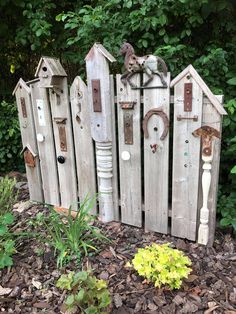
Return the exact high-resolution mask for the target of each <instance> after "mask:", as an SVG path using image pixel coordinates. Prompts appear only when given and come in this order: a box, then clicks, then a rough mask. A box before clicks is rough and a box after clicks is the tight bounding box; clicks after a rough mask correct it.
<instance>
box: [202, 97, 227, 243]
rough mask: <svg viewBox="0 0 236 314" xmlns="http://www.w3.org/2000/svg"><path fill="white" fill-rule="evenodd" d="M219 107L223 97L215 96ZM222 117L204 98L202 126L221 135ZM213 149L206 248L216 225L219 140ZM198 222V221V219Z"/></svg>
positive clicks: (213, 234)
mask: <svg viewBox="0 0 236 314" xmlns="http://www.w3.org/2000/svg"><path fill="white" fill-rule="evenodd" d="M215 97H216V98H217V99H218V101H219V102H220V104H221V105H223V98H224V97H223V96H222V95H215ZM222 118H223V117H222V116H221V115H220V114H219V113H218V111H217V110H216V109H215V108H214V106H213V105H212V104H211V102H210V101H209V99H208V98H206V97H204V102H203V114H202V125H209V126H211V127H213V128H214V129H216V130H218V131H219V132H220V134H221V133H222V132H221V130H222ZM213 142H214V149H213V160H212V169H211V186H210V191H209V196H208V208H209V239H208V243H207V245H208V246H212V245H213V243H214V237H215V225H216V205H217V192H218V180H219V168H220V151H221V140H220V139H218V138H214V139H213ZM202 165H203V162H202V160H201V163H200V177H201V176H202ZM202 201H203V200H202V189H201V186H199V194H198V215H199V211H200V208H201V205H202ZM198 222H199V219H198Z"/></svg>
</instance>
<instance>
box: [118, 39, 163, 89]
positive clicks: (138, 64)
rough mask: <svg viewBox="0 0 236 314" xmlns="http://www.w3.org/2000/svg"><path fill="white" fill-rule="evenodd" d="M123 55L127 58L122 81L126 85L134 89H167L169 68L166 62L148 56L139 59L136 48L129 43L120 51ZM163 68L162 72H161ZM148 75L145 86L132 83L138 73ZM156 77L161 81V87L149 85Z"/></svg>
mask: <svg viewBox="0 0 236 314" xmlns="http://www.w3.org/2000/svg"><path fill="white" fill-rule="evenodd" d="M120 53H121V55H123V56H124V57H125V69H126V71H125V73H123V74H122V76H121V81H122V83H123V84H124V85H127V82H128V83H129V85H130V86H131V88H132V89H153V88H167V83H166V81H165V79H164V77H166V76H167V66H166V64H165V61H164V60H163V59H162V58H160V57H158V56H154V55H146V56H143V57H138V56H136V55H135V53H134V48H133V47H132V45H131V44H129V43H126V42H125V43H124V44H123V45H122V47H121V49H120ZM159 67H161V70H162V72H161V71H160V70H159ZM140 72H141V73H142V72H143V73H146V74H147V76H148V79H147V81H146V82H144V83H143V86H139V87H138V86H136V85H134V83H132V82H131V80H130V79H131V77H132V76H133V75H134V74H136V73H140ZM154 75H158V76H159V77H160V79H161V83H162V85H161V86H150V87H148V86H147V85H148V84H149V83H150V82H151V81H152V80H153V77H154Z"/></svg>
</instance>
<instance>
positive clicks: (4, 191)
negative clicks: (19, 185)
mask: <svg viewBox="0 0 236 314" xmlns="http://www.w3.org/2000/svg"><path fill="white" fill-rule="evenodd" d="M15 184H16V179H10V178H8V177H7V176H6V177H4V178H1V179H0V213H5V212H7V211H9V210H11V209H12V207H13V205H14V203H15V202H16V199H17V193H15V191H14V186H15Z"/></svg>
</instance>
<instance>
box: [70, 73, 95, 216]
mask: <svg viewBox="0 0 236 314" xmlns="http://www.w3.org/2000/svg"><path fill="white" fill-rule="evenodd" d="M70 100H71V115H72V123H73V133H74V145H75V160H76V170H77V177H78V190H79V191H78V193H79V199H80V203H81V202H83V200H85V199H86V198H88V197H89V198H94V197H96V169H95V156H94V155H95V152H94V147H93V139H92V137H91V128H90V111H89V107H88V90H87V86H86V84H85V83H84V81H83V80H82V79H81V78H80V77H79V76H76V78H75V79H74V81H73V84H72V85H71V88H70ZM91 213H92V214H96V213H97V208H96V204H95V206H94V208H93V209H92V211H91Z"/></svg>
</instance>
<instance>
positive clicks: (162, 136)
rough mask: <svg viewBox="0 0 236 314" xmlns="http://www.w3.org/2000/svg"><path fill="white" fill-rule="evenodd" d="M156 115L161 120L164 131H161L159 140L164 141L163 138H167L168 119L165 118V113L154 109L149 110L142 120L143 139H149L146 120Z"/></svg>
mask: <svg viewBox="0 0 236 314" xmlns="http://www.w3.org/2000/svg"><path fill="white" fill-rule="evenodd" d="M154 114H156V115H158V116H160V117H161V118H162V120H163V123H164V130H163V133H162V135H161V137H160V140H162V141H163V140H164V139H165V137H166V136H167V134H168V130H169V119H168V117H167V115H166V114H165V112H164V111H163V110H162V109H159V108H154V109H151V110H149V111H148V112H147V113H146V115H145V117H144V119H143V131H144V137H145V138H148V137H149V133H148V127H147V124H148V120H149V119H150V118H151V116H152V115H154Z"/></svg>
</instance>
